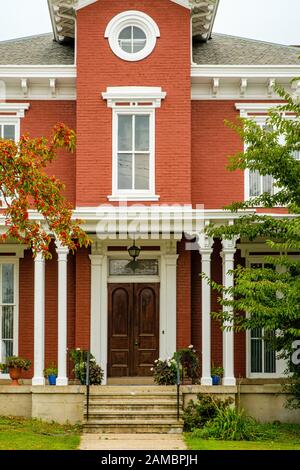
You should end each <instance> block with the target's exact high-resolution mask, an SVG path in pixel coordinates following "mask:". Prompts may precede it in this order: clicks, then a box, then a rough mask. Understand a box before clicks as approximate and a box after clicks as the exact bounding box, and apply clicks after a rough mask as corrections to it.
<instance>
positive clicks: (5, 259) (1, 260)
mask: <svg viewBox="0 0 300 470" xmlns="http://www.w3.org/2000/svg"><path fill="white" fill-rule="evenodd" d="M4 247H5V245H3V248H4ZM7 250H9V248H8V247H7ZM1 251H2V250H1ZM21 251H22V255H21V256H23V253H24V251H23V250H21ZM19 261H20V260H19V258H17V257H13V256H1V257H0V265H2V264H13V265H14V303H13V306H14V320H13V321H14V326H13V334H14V337H13V355H14V356H17V355H18V354H19V270H20V266H19ZM1 269H2V267H1ZM0 290H1V292H0V299H1V300H2V285H0ZM0 305H1V309H2V306H3V305H6V304H2V303H1V304H0ZM8 305H9V304H8ZM0 362H2V310H1V314H0ZM0 379H9V374H4V373H2V372H1V371H0Z"/></svg>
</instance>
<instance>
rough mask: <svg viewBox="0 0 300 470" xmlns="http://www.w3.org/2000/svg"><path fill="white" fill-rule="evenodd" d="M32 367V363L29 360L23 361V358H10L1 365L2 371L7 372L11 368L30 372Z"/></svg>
mask: <svg viewBox="0 0 300 470" xmlns="http://www.w3.org/2000/svg"><path fill="white" fill-rule="evenodd" d="M30 366H31V362H30V361H28V360H27V359H23V358H22V357H17V356H9V357H7V358H6V361H5V363H4V364H0V370H2V371H5V370H7V369H10V368H13V369H22V370H29V368H30Z"/></svg>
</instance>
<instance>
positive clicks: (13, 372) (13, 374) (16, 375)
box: [8, 367, 22, 387]
mask: <svg viewBox="0 0 300 470" xmlns="http://www.w3.org/2000/svg"><path fill="white" fill-rule="evenodd" d="M8 371H9V375H10V378H11V380H12V382H11V384H10V385H12V386H14V387H16V386H18V385H19V382H18V380H19V379H20V378H21V375H22V369H17V368H15V367H10V368H9V369H8Z"/></svg>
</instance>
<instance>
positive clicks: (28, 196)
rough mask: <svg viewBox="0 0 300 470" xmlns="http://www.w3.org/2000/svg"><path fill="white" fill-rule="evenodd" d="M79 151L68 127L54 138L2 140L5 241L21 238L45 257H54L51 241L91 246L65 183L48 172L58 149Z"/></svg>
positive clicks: (60, 127) (57, 131)
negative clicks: (67, 198)
mask: <svg viewBox="0 0 300 470" xmlns="http://www.w3.org/2000/svg"><path fill="white" fill-rule="evenodd" d="M75 147H76V134H75V132H74V131H73V130H71V129H69V128H68V127H66V126H65V125H64V124H58V125H56V126H55V127H54V129H53V133H52V136H51V137H50V138H49V139H48V138H46V137H40V138H34V139H32V138H30V137H29V136H28V135H24V136H22V137H21V138H20V140H19V142H18V143H15V142H13V141H11V140H3V139H0V188H1V193H2V194H1V196H2V198H3V200H4V201H5V206H6V207H5V208H4V209H3V211H4V214H3V215H4V216H5V219H6V221H5V224H6V230H5V233H4V234H2V235H1V239H2V241H3V242H4V241H5V240H6V239H7V238H8V237H9V238H13V239H16V240H18V241H20V242H21V243H25V244H27V245H29V246H31V248H32V251H33V254H34V255H36V253H37V252H42V253H43V255H44V256H45V258H50V257H51V254H50V252H49V245H50V242H51V239H52V238H55V239H56V240H59V242H60V243H61V244H62V245H64V246H67V247H68V248H69V249H70V250H72V251H74V250H76V249H77V248H78V247H79V246H88V245H89V243H90V240H89V238H88V236H87V235H86V233H85V232H84V231H83V230H82V229H81V227H80V224H81V221H79V220H73V218H72V206H71V205H70V203H69V202H68V201H67V200H66V198H65V196H64V194H63V193H64V185H63V183H62V182H61V181H60V180H58V179H57V178H56V177H55V176H49V175H48V174H47V173H46V168H47V166H48V165H49V164H50V163H51V162H52V161H53V160H54V159H55V158H56V153H57V150H58V149H67V150H68V151H69V152H73V151H74V150H75Z"/></svg>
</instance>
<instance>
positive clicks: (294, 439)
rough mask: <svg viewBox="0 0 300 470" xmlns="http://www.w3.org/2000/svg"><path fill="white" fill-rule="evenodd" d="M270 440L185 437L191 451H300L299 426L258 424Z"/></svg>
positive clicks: (192, 435) (195, 435) (190, 434)
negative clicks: (225, 439)
mask: <svg viewBox="0 0 300 470" xmlns="http://www.w3.org/2000/svg"><path fill="white" fill-rule="evenodd" d="M257 427H258V428H260V430H261V431H262V432H263V433H264V434H265V435H266V436H269V438H266V439H264V440H259V441H219V440H214V439H209V440H205V439H201V438H199V437H198V436H197V432H195V433H186V434H185V435H184V437H185V441H186V444H187V446H188V448H189V449H190V450H300V425H299V424H258V425H257Z"/></svg>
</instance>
